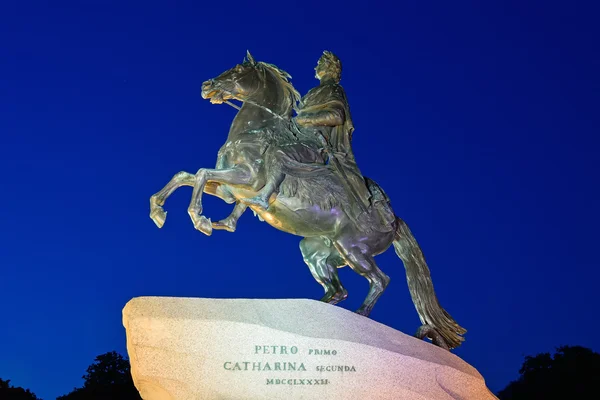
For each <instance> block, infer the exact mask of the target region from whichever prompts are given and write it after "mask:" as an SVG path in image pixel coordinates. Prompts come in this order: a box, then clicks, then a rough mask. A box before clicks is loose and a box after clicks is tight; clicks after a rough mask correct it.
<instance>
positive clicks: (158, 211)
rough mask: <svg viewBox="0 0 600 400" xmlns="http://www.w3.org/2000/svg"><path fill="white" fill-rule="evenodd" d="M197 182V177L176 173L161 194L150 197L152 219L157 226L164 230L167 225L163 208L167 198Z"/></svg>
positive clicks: (186, 173) (185, 173)
mask: <svg viewBox="0 0 600 400" xmlns="http://www.w3.org/2000/svg"><path fill="white" fill-rule="evenodd" d="M195 182H196V177H195V176H194V175H193V174H190V173H188V172H185V171H181V172H178V173H176V174H175V176H173V178H172V179H171V180H170V181H169V183H167V184H166V185H165V187H164V188H162V189H161V191H160V192H158V193H156V194H154V195H152V196H151V197H150V218H152V221H154V223H155V224H156V226H158V227H159V228H162V227H163V225H164V224H165V220H166V218H167V213H166V211H165V210H164V209H163V208H162V206H164V205H165V201H166V200H167V198H168V197H169V196H170V195H171V194H173V192H174V191H175V190H177V189H179V188H180V187H182V186H194V183H195Z"/></svg>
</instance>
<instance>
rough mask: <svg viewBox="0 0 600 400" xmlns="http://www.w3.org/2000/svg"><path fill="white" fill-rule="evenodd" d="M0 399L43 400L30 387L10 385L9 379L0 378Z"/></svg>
mask: <svg viewBox="0 0 600 400" xmlns="http://www.w3.org/2000/svg"><path fill="white" fill-rule="evenodd" d="M0 399H2V400H41V399H40V398H39V397H37V396H36V395H35V394H33V393H31V392H30V391H29V389H23V388H22V387H14V386H11V385H10V379H9V380H6V381H5V380H3V379H0Z"/></svg>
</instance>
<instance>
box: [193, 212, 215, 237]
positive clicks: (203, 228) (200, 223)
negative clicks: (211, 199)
mask: <svg viewBox="0 0 600 400" xmlns="http://www.w3.org/2000/svg"><path fill="white" fill-rule="evenodd" d="M194 228H196V229H197V230H199V231H200V232H202V233H204V234H205V235H206V236H210V235H212V223H211V222H210V219H209V218H206V217H205V216H204V215H200V216H199V217H198V218H196V219H194Z"/></svg>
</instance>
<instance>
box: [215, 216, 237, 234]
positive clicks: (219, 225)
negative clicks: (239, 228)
mask: <svg viewBox="0 0 600 400" xmlns="http://www.w3.org/2000/svg"><path fill="white" fill-rule="evenodd" d="M212 227H213V229H217V230H223V231H227V232H235V225H233V224H232V223H231V222H229V221H227V220H226V219H222V220H221V221H217V222H213V223H212Z"/></svg>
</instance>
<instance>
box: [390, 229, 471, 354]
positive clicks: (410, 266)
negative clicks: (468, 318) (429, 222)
mask: <svg viewBox="0 0 600 400" xmlns="http://www.w3.org/2000/svg"><path fill="white" fill-rule="evenodd" d="M396 222H397V227H396V232H395V237H394V250H396V254H397V255H398V257H400V259H401V260H402V262H403V263H404V268H405V269H406V280H407V282H408V289H409V290H410V295H411V297H412V301H413V303H414V305H415V308H416V309H417V312H418V313H419V318H420V319H421V323H422V324H424V325H429V326H431V327H433V328H434V329H435V330H436V331H437V332H438V333H439V334H440V335H441V336H442V337H443V338H444V340H445V341H446V343H447V345H448V347H449V348H450V349H453V348H455V347H458V346H460V344H461V343H462V342H463V341H464V340H465V339H464V337H462V336H461V335H462V334H464V333H465V332H466V329H464V328H462V327H461V326H459V325H458V324H457V323H456V321H454V319H452V317H451V316H450V314H448V313H447V312H446V310H444V309H443V308H442V306H440V303H439V302H438V299H437V297H436V295H435V291H434V290H433V283H432V281H431V274H430V272H429V267H428V266H427V263H426V262H425V257H424V256H423V252H422V251H421V248H420V247H419V245H418V243H417V241H416V240H415V238H414V236H413V235H412V233H411V231H410V229H408V226H407V225H406V223H405V222H404V221H403V220H402V219H400V218H398V217H396Z"/></svg>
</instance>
